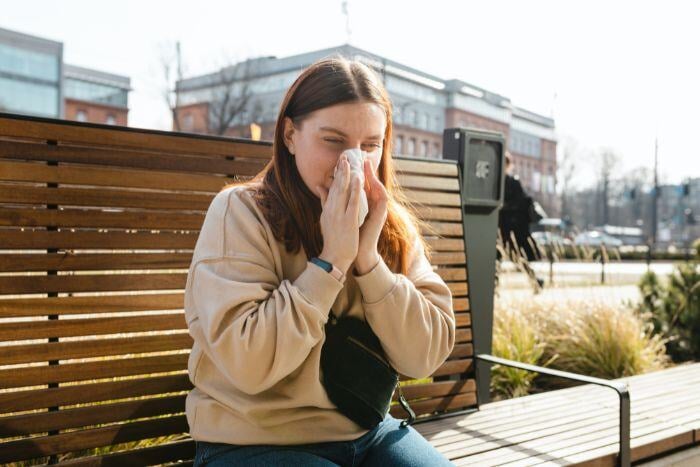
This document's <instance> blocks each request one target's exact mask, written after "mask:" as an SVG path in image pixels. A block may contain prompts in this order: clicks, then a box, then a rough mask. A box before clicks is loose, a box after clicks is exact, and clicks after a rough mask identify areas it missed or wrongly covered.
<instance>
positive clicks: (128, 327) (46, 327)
mask: <svg viewBox="0 0 700 467" xmlns="http://www.w3.org/2000/svg"><path fill="white" fill-rule="evenodd" d="M177 329H187V323H186V322H185V316H184V313H169V314H156V315H140V316H126V317H113V318H78V319H55V320H37V321H19V322H10V323H0V341H20V340H25V339H43V338H49V337H75V336H92V335H105V334H118V333H125V332H147V331H167V330H177Z"/></svg>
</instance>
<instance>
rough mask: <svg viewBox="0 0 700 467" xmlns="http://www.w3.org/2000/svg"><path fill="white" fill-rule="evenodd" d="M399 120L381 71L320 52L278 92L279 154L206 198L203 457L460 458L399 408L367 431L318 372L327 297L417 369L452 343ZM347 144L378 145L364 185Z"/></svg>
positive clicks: (193, 279) (285, 461)
mask: <svg viewBox="0 0 700 467" xmlns="http://www.w3.org/2000/svg"><path fill="white" fill-rule="evenodd" d="M391 130H392V125H391V102H390V100H389V98H388V95H387V93H386V91H385V89H384V87H383V86H382V83H381V81H380V80H379V79H378V77H377V75H376V74H375V73H374V72H373V71H372V70H371V69H369V68H368V67H367V66H365V65H364V64H362V63H360V62H357V61H349V60H347V59H344V58H340V57H337V58H329V59H324V60H321V61H319V62H317V63H315V64H313V65H312V66H311V67H309V68H308V69H306V70H305V71H304V72H303V73H302V74H301V75H300V76H299V78H298V79H297V80H296V81H295V82H294V84H293V85H292V86H291V88H290V89H289V90H288V92H287V94H286V96H285V98H284V101H283V102H282V105H281V108H280V112H279V116H278V119H277V126H276V129H275V139H274V144H273V157H272V160H271V161H270V163H269V164H268V165H267V166H266V167H265V169H263V171H262V172H261V173H260V174H258V175H257V176H256V177H254V178H253V179H252V180H250V181H248V182H245V183H237V184H233V185H229V186H226V187H225V188H224V189H223V190H222V191H221V192H220V193H218V194H217V195H216V196H215V198H214V200H213V201H212V203H211V205H210V207H209V209H208V211H207V214H206V217H205V220H204V224H203V226H202V229H201V233H200V235H199V238H198V240H197V244H196V246H195V250H194V255H193V258H192V264H191V266H190V270H189V274H188V278H187V285H186V290H185V314H186V318H187V323H188V326H189V332H190V334H191V336H192V338H193V339H194V345H193V347H192V352H191V354H190V360H189V365H188V368H189V374H190V379H191V381H192V383H193V385H194V389H192V391H191V392H190V393H189V394H188V396H187V404H186V414H187V421H188V423H189V426H190V433H191V435H192V437H193V439H194V440H195V441H196V446H197V449H196V457H195V465H205V464H206V465H246V466H248V465H265V466H270V465H368V466H372V465H382V466H386V465H392V466H393V465H426V466H439V465H451V464H450V462H449V461H448V460H447V459H446V458H445V457H444V456H443V455H442V454H441V453H439V452H438V451H437V450H436V449H435V448H434V447H432V446H431V445H430V444H429V443H428V442H427V441H426V440H425V439H424V438H423V437H422V436H421V435H420V434H419V433H418V432H417V431H416V430H415V429H414V428H413V427H411V426H410V425H409V426H407V427H400V426H399V422H400V420H397V419H395V418H394V417H392V416H391V415H390V414H388V415H387V416H386V418H385V419H384V420H383V421H382V422H381V423H379V425H377V426H376V427H375V428H374V429H371V430H367V429H364V428H362V427H361V426H359V425H358V424H356V423H355V422H354V421H352V420H351V419H350V418H348V417H346V416H345V415H343V414H342V413H341V412H340V411H339V410H338V408H337V407H336V406H335V405H334V404H333V403H332V402H331V401H330V399H329V398H328V395H327V393H326V391H325V389H324V386H323V384H322V373H321V371H320V363H319V362H320V355H321V348H322V345H323V342H324V337H325V334H324V325H325V323H326V322H327V321H328V319H329V312H330V310H332V311H333V313H334V315H335V316H336V317H342V316H345V315H347V316H355V317H359V318H361V319H362V320H363V321H365V322H367V323H368V324H369V325H370V327H371V328H372V330H373V332H374V333H375V334H376V335H377V336H378V337H379V339H380V342H381V345H382V348H383V349H384V350H385V352H386V355H387V359H388V361H389V362H390V363H391V365H392V366H393V367H394V368H395V369H396V370H397V371H398V372H399V373H401V374H405V375H408V376H410V377H415V378H422V377H426V376H429V375H430V374H432V372H433V371H434V370H436V369H437V368H438V367H439V366H440V365H441V364H442V363H443V362H444V361H445V360H446V359H447V357H448V355H449V354H450V352H451V351H452V348H453V346H454V340H455V317H454V312H453V309H452V297H451V294H450V290H449V288H448V287H447V285H446V284H445V283H444V281H443V280H442V279H441V278H440V276H439V275H438V274H437V273H435V272H434V271H433V269H432V267H431V265H430V263H429V261H428V258H427V257H426V245H425V243H424V241H423V239H422V237H421V235H420V234H419V230H418V225H419V221H418V220H417V218H416V217H415V216H414V215H413V214H411V212H410V211H409V210H408V209H406V208H405V207H404V205H405V200H404V198H403V197H402V196H401V194H400V192H399V191H398V188H397V186H396V183H395V180H394V168H393V163H392V155H391ZM350 148H358V149H361V150H363V151H366V152H373V153H374V154H373V157H370V158H368V159H367V160H366V161H365V164H364V176H365V184H364V186H363V185H361V183H360V177H359V175H358V173H357V172H355V171H351V170H350V167H349V164H348V161H347V157H346V155H343V156H342V157H341V153H343V151H344V150H346V149H350ZM336 167H337V171H336ZM362 190H364V191H365V193H366V196H367V200H368V207H369V213H368V215H367V217H366V219H365V220H364V222H363V223H362V224H361V225H360V220H359V219H358V210H359V203H360V196H361V191H362ZM319 259H320V260H321V261H319ZM324 261H325V263H324ZM326 263H328V264H330V267H331V268H332V270H331V271H330V272H328V271H327V269H329V268H328V267H327V264H326ZM319 264H320V265H319ZM351 363H352V362H348V364H351Z"/></svg>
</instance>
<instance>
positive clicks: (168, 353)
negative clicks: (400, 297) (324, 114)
mask: <svg viewBox="0 0 700 467" xmlns="http://www.w3.org/2000/svg"><path fill="white" fill-rule="evenodd" d="M271 148H272V147H271V144H270V143H267V142H255V141H249V140H240V139H229V138H218V137H208V136H199V135H190V134H176V133H169V132H159V131H146V130H135V129H128V128H115V127H109V126H104V125H90V124H78V123H74V122H64V121H59V120H49V119H36V118H28V117H18V116H11V115H7V114H0V273H1V274H2V276H0V463H5V462H12V461H20V460H25V459H39V460H43V461H48V462H51V463H55V462H66V463H68V464H71V465H72V464H80V465H88V464H97V463H114V464H115V465H122V464H126V463H128V462H135V463H138V464H159V463H165V462H170V461H174V460H178V459H181V460H188V459H192V456H193V452H194V443H193V441H192V440H191V439H190V438H189V437H188V435H187V431H188V426H187V422H186V419H185V415H184V401H185V396H186V394H187V391H188V390H189V389H190V388H191V383H190V381H189V378H188V375H187V370H186V368H187V366H186V365H187V357H188V352H189V349H190V348H191V345H192V340H191V338H190V336H189V335H188V333H187V327H186V324H185V320H184V316H183V291H184V286H185V281H186V277H187V269H188V267H189V264H190V260H191V254H192V249H193V248H194V245H195V242H196V240H197V235H198V231H199V228H200V226H201V223H202V222H203V220H204V214H205V213H206V210H207V208H208V206H209V203H210V202H211V200H212V198H213V197H214V195H215V194H216V193H217V192H218V191H219V190H220V189H221V188H222V187H223V186H224V185H225V184H226V183H228V182H231V181H233V180H234V179H235V178H237V177H238V178H247V177H250V176H252V175H254V174H256V173H257V172H259V171H260V170H261V169H262V168H263V167H264V165H265V163H266V162H267V161H268V160H269V158H270V157H271V153H272V150H271ZM397 168H398V172H399V180H400V183H401V184H402V186H403V188H404V189H405V191H406V193H407V194H408V196H409V198H410V199H411V200H412V201H413V202H414V203H416V207H417V208H418V210H419V212H420V215H421V216H422V217H423V218H424V219H426V220H428V221H429V222H430V223H431V224H432V226H433V227H434V228H435V230H436V232H438V233H439V235H437V236H429V237H428V236H427V237H426V238H427V240H428V242H429V243H430V244H431V245H432V247H433V249H434V254H433V256H432V263H433V265H435V266H437V271H438V272H439V273H440V274H441V276H442V277H443V278H444V279H445V281H446V282H447V283H448V284H449V286H450V288H451V290H452V293H453V296H454V308H455V311H456V314H457V326H458V332H457V342H456V345H455V348H454V352H453V353H452V355H451V356H450V357H449V359H448V361H447V362H445V364H444V365H442V366H441V367H440V368H439V369H438V370H437V371H436V372H435V374H434V375H433V377H432V380H431V381H430V382H422V383H421V384H412V385H408V386H406V388H405V391H404V394H405V396H406V397H407V399H408V400H409V402H410V403H411V406H412V408H413V409H414V410H415V411H416V413H417V414H418V415H419V416H420V417H430V416H435V415H436V414H442V413H445V412H450V411H455V410H460V409H464V408H468V407H472V406H474V405H475V404H476V386H475V384H474V379H473V378H474V373H473V369H472V353H473V349H472V344H471V340H472V339H471V319H470V313H469V304H468V299H467V281H466V269H465V262H466V261H465V252H464V242H463V239H462V229H463V227H462V217H461V208H460V206H461V204H460V190H459V177H458V170H457V165H456V163H454V162H452V161H425V160H416V159H400V160H398V162H397ZM402 379H404V380H405V379H407V378H402ZM392 413H393V414H394V415H396V416H398V417H403V416H404V412H403V411H402V409H401V408H400V406H398V405H395V406H394V407H393V408H392Z"/></svg>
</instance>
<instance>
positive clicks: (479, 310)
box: [442, 128, 505, 405]
mask: <svg viewBox="0 0 700 467" xmlns="http://www.w3.org/2000/svg"><path fill="white" fill-rule="evenodd" d="M442 138H443V139H442V142H443V143H442V147H443V158H444V159H451V160H455V161H457V163H458V164H459V183H460V189H461V195H462V225H463V228H464V230H463V232H464V247H465V251H466V255H467V284H468V291H469V292H468V294H469V306H470V311H471V320H472V342H473V346H474V355H475V356H476V355H478V354H480V353H484V354H490V353H491V346H492V332H493V331H492V330H493V294H494V282H495V274H496V238H497V235H498V212H499V210H500V208H501V207H502V206H503V186H504V177H505V139H504V137H503V135H502V134H501V133H496V132H491V131H482V130H475V129H471V128H448V129H446V130H445V131H444V132H443V136H442ZM474 368H475V372H474V373H475V377H476V384H477V404H478V405H481V404H484V403H486V402H488V401H489V385H490V380H491V375H490V371H491V365H490V364H489V363H488V362H480V361H479V360H477V359H474Z"/></svg>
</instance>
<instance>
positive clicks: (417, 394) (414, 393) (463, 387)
mask: <svg viewBox="0 0 700 467" xmlns="http://www.w3.org/2000/svg"><path fill="white" fill-rule="evenodd" d="M401 391H402V392H403V395H404V397H405V398H406V400H407V401H408V402H409V404H410V402H411V401H412V400H414V399H419V398H426V397H427V398H435V397H444V396H453V395H455V394H464V393H468V392H474V391H476V382H475V381H474V380H473V379H468V380H459V381H438V382H434V383H427V384H409V385H405V386H404V385H402V386H401ZM392 400H393V401H394V402H398V400H399V391H395V392H394V395H393V397H392Z"/></svg>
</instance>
